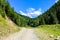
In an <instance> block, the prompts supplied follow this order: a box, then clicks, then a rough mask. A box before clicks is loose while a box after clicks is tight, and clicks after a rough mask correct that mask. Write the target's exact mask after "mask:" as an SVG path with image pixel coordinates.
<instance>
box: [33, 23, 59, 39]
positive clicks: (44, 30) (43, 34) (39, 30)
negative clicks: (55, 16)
mask: <svg viewBox="0 0 60 40" xmlns="http://www.w3.org/2000/svg"><path fill="white" fill-rule="evenodd" d="M34 30H35V32H36V34H37V35H38V37H39V39H41V40H53V38H50V37H49V36H50V35H54V37H56V36H60V24H55V25H40V26H38V27H36V28H34Z"/></svg>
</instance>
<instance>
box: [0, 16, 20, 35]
mask: <svg viewBox="0 0 60 40" xmlns="http://www.w3.org/2000/svg"><path fill="white" fill-rule="evenodd" d="M8 21H9V20H8ZM12 25H13V26H11V25H10V24H7V22H6V19H5V18H3V17H2V16H1V15H0V36H6V35H9V34H10V33H14V32H17V31H19V30H20V28H18V27H17V26H16V25H15V24H12Z"/></svg>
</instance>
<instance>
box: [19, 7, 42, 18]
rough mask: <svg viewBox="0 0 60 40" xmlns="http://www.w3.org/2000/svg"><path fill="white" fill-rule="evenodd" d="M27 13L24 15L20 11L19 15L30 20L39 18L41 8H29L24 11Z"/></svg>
mask: <svg viewBox="0 0 60 40" xmlns="http://www.w3.org/2000/svg"><path fill="white" fill-rule="evenodd" d="M26 11H27V12H26V13H24V12H23V11H20V14H21V15H25V16H28V17H30V18H34V17H37V16H39V15H40V14H42V12H41V8H39V9H38V10H36V9H34V8H29V9H27V10H26Z"/></svg>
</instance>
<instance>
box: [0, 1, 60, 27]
mask: <svg viewBox="0 0 60 40" xmlns="http://www.w3.org/2000/svg"><path fill="white" fill-rule="evenodd" d="M0 15H2V16H3V17H4V18H5V16H8V17H9V18H10V19H11V20H12V21H13V22H14V23H15V24H17V25H18V26H24V27H25V26H32V27H36V26H39V25H44V24H59V23H60V0H59V1H58V2H57V3H55V4H54V5H53V6H52V7H51V8H50V9H49V10H47V11H46V12H45V13H43V14H42V15H40V16H38V17H37V18H29V17H27V16H23V15H21V14H18V13H17V12H16V11H14V9H13V8H12V7H11V6H10V4H9V3H8V1H7V0H0Z"/></svg>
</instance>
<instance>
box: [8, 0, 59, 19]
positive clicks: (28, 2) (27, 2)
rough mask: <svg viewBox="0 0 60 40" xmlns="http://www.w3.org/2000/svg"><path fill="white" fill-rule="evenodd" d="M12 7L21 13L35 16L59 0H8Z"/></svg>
mask: <svg viewBox="0 0 60 40" xmlns="http://www.w3.org/2000/svg"><path fill="white" fill-rule="evenodd" d="M8 1H9V3H10V5H11V7H14V10H15V11H16V12H18V13H19V14H21V15H25V16H28V17H31V18H35V17H37V16H39V15H41V14H42V13H43V12H45V11H47V10H48V9H49V8H50V7H51V6H52V5H53V4H55V3H56V2H57V1H58V0H8Z"/></svg>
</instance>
